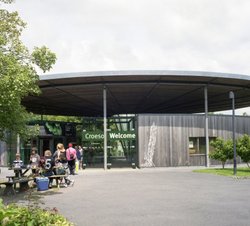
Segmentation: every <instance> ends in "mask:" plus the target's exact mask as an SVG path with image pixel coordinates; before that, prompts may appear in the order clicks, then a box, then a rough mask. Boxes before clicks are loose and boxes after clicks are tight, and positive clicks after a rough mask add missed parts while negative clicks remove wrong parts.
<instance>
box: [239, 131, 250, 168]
mask: <svg viewBox="0 0 250 226" xmlns="http://www.w3.org/2000/svg"><path fill="white" fill-rule="evenodd" d="M237 153H238V155H239V156H240V157H241V159H242V160H243V161H244V162H245V163H246V164H247V166H248V167H250V165H249V162H250V136H249V135H247V134H244V136H242V137H240V138H239V139H238V140H237Z"/></svg>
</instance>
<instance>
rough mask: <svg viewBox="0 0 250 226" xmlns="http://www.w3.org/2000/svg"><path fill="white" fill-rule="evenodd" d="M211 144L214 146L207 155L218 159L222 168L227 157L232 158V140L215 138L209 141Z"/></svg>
mask: <svg viewBox="0 0 250 226" xmlns="http://www.w3.org/2000/svg"><path fill="white" fill-rule="evenodd" d="M210 144H211V146H212V147H214V151H212V152H211V153H210V154H209V157H210V158H212V159H215V160H219V161H221V163H222V168H223V169H224V167H225V163H226V161H227V160H229V159H233V156H234V153H233V141H232V140H226V141H225V140H223V139H222V138H218V137H217V138H216V139H215V140H213V141H211V142H210Z"/></svg>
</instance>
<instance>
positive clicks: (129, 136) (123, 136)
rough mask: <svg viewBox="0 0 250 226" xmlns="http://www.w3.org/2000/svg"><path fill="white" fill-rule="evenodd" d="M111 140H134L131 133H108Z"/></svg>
mask: <svg viewBox="0 0 250 226" xmlns="http://www.w3.org/2000/svg"><path fill="white" fill-rule="evenodd" d="M109 136H110V138H111V139H135V134H134V133H133V134H131V133H127V134H126V133H109Z"/></svg>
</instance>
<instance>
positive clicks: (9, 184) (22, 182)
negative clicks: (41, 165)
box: [0, 176, 34, 195]
mask: <svg viewBox="0 0 250 226" xmlns="http://www.w3.org/2000/svg"><path fill="white" fill-rule="evenodd" d="M6 178H7V179H8V181H3V182H0V184H4V185H5V189H4V191H3V195H15V194H16V184H19V192H23V191H27V190H28V189H29V184H28V182H29V181H32V180H34V179H33V178H28V177H21V178H19V177H15V176H6Z"/></svg>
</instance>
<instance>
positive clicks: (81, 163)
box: [77, 145, 83, 169]
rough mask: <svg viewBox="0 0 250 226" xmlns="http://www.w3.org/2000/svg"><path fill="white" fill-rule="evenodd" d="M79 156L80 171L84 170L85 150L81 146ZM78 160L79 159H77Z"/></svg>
mask: <svg viewBox="0 0 250 226" xmlns="http://www.w3.org/2000/svg"><path fill="white" fill-rule="evenodd" d="M78 152H79V153H78V155H79V157H80V158H79V159H78V160H79V169H83V149H82V147H81V146H80V145H79V146H78ZM77 158H78V157H77Z"/></svg>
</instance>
